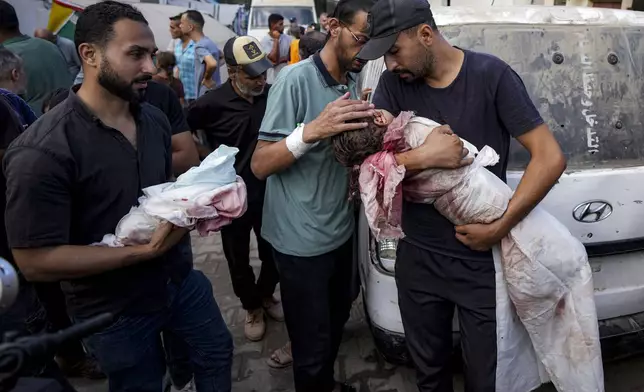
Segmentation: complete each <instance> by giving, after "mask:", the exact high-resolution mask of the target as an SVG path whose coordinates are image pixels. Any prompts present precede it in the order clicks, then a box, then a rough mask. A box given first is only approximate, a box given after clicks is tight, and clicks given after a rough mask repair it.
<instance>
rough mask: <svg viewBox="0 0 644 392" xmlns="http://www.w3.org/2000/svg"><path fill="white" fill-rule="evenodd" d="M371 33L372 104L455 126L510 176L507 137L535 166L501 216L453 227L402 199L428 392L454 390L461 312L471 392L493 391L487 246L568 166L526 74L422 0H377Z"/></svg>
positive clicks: (404, 264)
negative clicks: (376, 69)
mask: <svg viewBox="0 0 644 392" xmlns="http://www.w3.org/2000/svg"><path fill="white" fill-rule="evenodd" d="M371 21H372V22H371V26H372V29H371V39H370V40H369V42H368V43H367V44H366V45H365V46H364V47H363V48H362V50H361V51H360V54H359V55H358V57H359V58H361V59H363V60H373V59H377V58H379V57H381V56H384V57H385V63H386V65H387V71H385V72H384V73H383V75H382V77H381V78H380V82H379V84H378V87H377V89H376V91H375V93H374V98H373V102H374V104H375V105H376V107H377V108H382V109H386V110H387V111H389V112H391V113H393V114H394V115H398V113H400V112H401V111H403V110H405V111H407V110H411V111H414V112H416V113H417V114H418V115H420V116H423V117H427V118H431V119H433V120H435V121H437V122H439V123H443V124H449V125H450V126H451V127H452V128H453V129H454V131H455V132H457V133H458V135H459V136H461V137H463V138H464V139H466V140H468V141H469V142H471V143H472V144H474V145H475V146H476V147H478V148H482V147H483V146H485V145H487V146H490V147H492V148H494V150H496V151H497V152H498V153H499V156H500V161H499V163H498V164H496V165H495V166H493V167H490V168H489V169H490V171H492V173H494V174H495V175H496V176H498V177H499V178H501V179H502V180H505V176H506V173H505V171H506V168H507V164H508V155H509V146H510V137H514V138H516V139H517V140H518V141H519V143H521V144H522V145H523V146H524V147H525V148H526V149H527V150H528V151H529V153H530V157H531V159H530V163H529V164H528V166H527V168H526V171H525V174H524V175H523V178H522V180H521V182H520V184H519V186H518V188H517V190H516V193H515V194H514V196H513V197H512V200H511V201H510V204H509V206H508V208H507V210H506V211H505V214H504V215H503V217H502V218H500V219H499V220H497V221H496V222H493V223H491V224H484V225H483V224H473V225H464V226H457V227H454V225H452V224H451V223H450V221H448V220H447V219H446V218H445V217H443V216H442V215H440V214H439V213H438V211H437V210H436V209H435V208H434V207H433V206H432V205H429V204H416V203H409V202H404V203H403V210H402V211H403V213H402V214H403V215H402V227H403V230H404V231H405V235H406V236H405V238H404V239H403V240H402V241H401V242H400V244H399V245H398V257H397V258H396V260H397V263H396V283H397V285H398V297H399V305H400V312H401V316H402V321H403V325H404V327H405V334H406V338H407V346H408V347H409V351H410V353H411V357H412V359H413V361H414V364H415V366H416V370H417V374H418V388H419V389H420V391H422V392H448V391H449V392H451V391H452V390H453V387H452V374H451V372H450V371H449V360H450V354H451V352H452V320H453V316H454V310H455V308H457V309H458V319H459V322H460V330H461V332H462V333H461V335H462V337H463V342H462V346H463V355H464V357H465V358H464V362H465V363H466V364H467V366H466V368H465V390H467V391H477V392H493V391H495V374H496V372H495V369H496V360H495V359H496V348H497V346H496V339H497V335H496V312H495V308H496V300H495V271H494V261H493V260H492V252H491V251H490V248H491V247H492V246H493V245H495V244H497V243H499V241H500V240H501V238H503V237H505V236H506V235H507V234H508V232H509V231H510V230H511V229H512V228H513V227H514V226H515V225H516V224H517V223H519V222H520V221H521V220H522V219H523V218H524V217H525V216H526V215H527V214H528V213H529V212H530V211H531V210H532V209H533V208H534V206H535V205H537V204H538V203H539V201H541V199H542V198H543V197H544V196H545V195H546V194H547V193H548V191H549V190H550V188H552V186H553V185H554V184H555V182H556V181H557V179H558V178H559V176H560V175H561V173H562V172H563V170H564V169H565V166H566V163H565V159H564V156H563V153H562V152H561V149H560V147H559V144H558V143H557V141H556V140H555V138H554V136H553V135H552V133H551V132H550V130H549V129H548V126H547V125H546V124H545V123H544V121H543V119H542V118H541V116H540V114H539V112H538V111H537V109H536V108H535V106H534V104H533V103H532V101H531V99H530V97H529V95H528V93H527V91H526V88H525V86H524V85H523V82H522V80H521V78H520V77H519V76H518V75H517V74H516V72H514V70H512V68H511V67H510V66H509V65H508V64H506V63H505V62H503V61H502V60H500V59H498V58H496V57H494V56H490V55H487V54H483V53H476V52H473V51H469V50H462V49H460V48H457V47H454V46H452V45H450V43H449V42H448V41H447V40H446V39H445V38H444V37H443V36H442V35H441V33H440V31H439V29H438V27H437V26H436V23H435V21H434V17H433V15H432V12H431V10H430V8H429V4H428V3H427V2H426V1H424V0H379V1H378V3H376V4H375V5H374V6H373V8H372V9H371Z"/></svg>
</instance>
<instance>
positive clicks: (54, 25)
mask: <svg viewBox="0 0 644 392" xmlns="http://www.w3.org/2000/svg"><path fill="white" fill-rule="evenodd" d="M82 10H83V7H80V6H78V5H76V4H74V3H71V2H68V1H64V0H53V1H52V4H51V9H50V10H49V22H48V23H47V29H48V30H49V31H51V32H53V33H54V34H57V33H58V32H59V31H60V30H61V29H62V28H63V27H64V26H65V24H67V22H69V20H70V18H72V16H73V15H74V12H80V11H82Z"/></svg>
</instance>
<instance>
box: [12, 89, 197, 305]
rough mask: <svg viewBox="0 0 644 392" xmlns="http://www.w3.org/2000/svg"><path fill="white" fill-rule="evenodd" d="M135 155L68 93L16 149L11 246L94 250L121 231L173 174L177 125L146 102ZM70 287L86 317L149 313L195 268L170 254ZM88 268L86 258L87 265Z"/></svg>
mask: <svg viewBox="0 0 644 392" xmlns="http://www.w3.org/2000/svg"><path fill="white" fill-rule="evenodd" d="M132 114H133V116H134V117H135V120H136V124H137V148H136V149H135V148H134V147H133V146H132V145H131V144H130V142H129V141H128V140H127V139H126V138H125V136H123V134H122V133H120V132H119V131H117V130H115V129H113V128H110V127H107V126H106V125H104V124H103V123H102V122H101V121H100V120H99V119H98V118H96V117H95V116H94V115H93V114H92V113H91V112H90V110H89V109H88V108H87V107H86V106H85V105H84V103H83V102H82V101H81V100H80V98H79V97H78V96H77V95H76V94H74V93H73V92H70V95H69V97H68V98H67V99H66V100H65V101H64V102H62V103H60V104H59V105H58V106H56V107H55V108H53V109H52V110H51V111H49V112H47V113H46V114H45V115H43V116H42V117H41V118H39V119H38V120H37V121H36V122H35V123H34V124H33V125H32V126H31V127H30V128H29V131H28V132H24V133H23V134H22V135H20V136H19V137H18V138H17V139H16V140H15V141H14V142H13V143H12V144H11V146H10V147H9V148H8V150H7V152H6V153H5V158H4V162H3V163H4V173H5V176H6V179H7V209H6V215H5V221H6V223H7V237H8V241H9V246H10V247H11V248H40V247H48V246H60V245H81V246H86V245H90V244H93V243H97V242H100V241H101V239H102V237H103V235H105V234H109V233H114V231H115V229H116V225H117V224H118V222H119V220H120V219H121V218H122V217H123V216H124V215H126V214H127V213H128V212H129V210H130V208H131V207H132V206H134V205H137V202H138V198H139V197H140V196H141V195H142V189H143V188H146V187H148V186H152V185H157V184H160V183H163V182H166V181H167V180H168V179H169V178H170V177H171V175H172V150H171V141H170V139H171V128H170V124H169V123H168V120H167V118H166V116H165V115H164V114H163V113H162V112H161V111H160V110H159V109H157V108H155V107H153V106H152V105H150V104H148V103H143V104H141V105H140V106H133V107H132ZM169 254H170V253H168V254H166V255H164V256H162V257H161V258H160V259H157V260H151V261H149V262H144V263H140V264H136V265H133V266H130V267H125V268H121V269H116V270H113V271H109V272H106V273H102V274H99V275H95V276H90V277H85V278H80V279H74V280H68V281H64V282H62V284H61V286H62V289H63V291H64V292H65V294H66V297H67V304H68V308H69V311H70V312H71V313H72V315H74V316H75V317H78V318H87V317H91V316H94V315H96V314H99V313H102V312H113V313H116V314H118V313H121V312H123V313H130V314H136V313H143V312H149V311H155V310H160V309H162V308H163V307H164V306H165V305H166V304H167V300H168V299H167V297H166V293H167V290H166V286H167V283H168V282H169V281H170V280H177V281H180V280H181V279H183V278H185V276H187V274H188V272H189V271H190V268H191V265H190V261H188V260H186V259H185V258H176V257H169ZM79 262H82V260H79Z"/></svg>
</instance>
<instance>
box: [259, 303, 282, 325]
mask: <svg viewBox="0 0 644 392" xmlns="http://www.w3.org/2000/svg"><path fill="white" fill-rule="evenodd" d="M263 306H264V310H265V311H266V314H268V317H270V318H272V319H273V320H275V321H280V322H281V321H284V309H282V303H281V302H280V301H278V300H277V299H276V298H275V297H270V298H266V299H265V300H264V303H263Z"/></svg>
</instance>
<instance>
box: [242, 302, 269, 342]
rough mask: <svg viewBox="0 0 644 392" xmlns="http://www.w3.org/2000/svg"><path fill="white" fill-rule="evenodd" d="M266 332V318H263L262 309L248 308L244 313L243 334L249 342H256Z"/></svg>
mask: <svg viewBox="0 0 644 392" xmlns="http://www.w3.org/2000/svg"><path fill="white" fill-rule="evenodd" d="M265 333H266V320H264V309H262V308H259V309H255V310H249V311H248V313H247V314H246V325H244V335H246V339H248V340H250V341H251V342H258V341H260V340H262V339H263V338H264V334H265Z"/></svg>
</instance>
